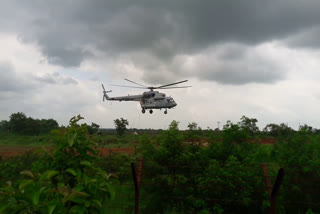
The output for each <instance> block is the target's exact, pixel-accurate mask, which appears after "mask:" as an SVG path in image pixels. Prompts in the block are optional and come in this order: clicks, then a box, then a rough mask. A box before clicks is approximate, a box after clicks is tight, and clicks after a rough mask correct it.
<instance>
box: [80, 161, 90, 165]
mask: <svg viewBox="0 0 320 214" xmlns="http://www.w3.org/2000/svg"><path fill="white" fill-rule="evenodd" d="M80 164H81V165H84V166H92V164H91V163H90V162H89V161H87V160H84V161H81V162H80Z"/></svg>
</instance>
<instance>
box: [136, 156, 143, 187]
mask: <svg viewBox="0 0 320 214" xmlns="http://www.w3.org/2000/svg"><path fill="white" fill-rule="evenodd" d="M142 167H143V158H140V159H139V165H138V177H137V182H138V189H139V193H140V187H141V180H142Z"/></svg>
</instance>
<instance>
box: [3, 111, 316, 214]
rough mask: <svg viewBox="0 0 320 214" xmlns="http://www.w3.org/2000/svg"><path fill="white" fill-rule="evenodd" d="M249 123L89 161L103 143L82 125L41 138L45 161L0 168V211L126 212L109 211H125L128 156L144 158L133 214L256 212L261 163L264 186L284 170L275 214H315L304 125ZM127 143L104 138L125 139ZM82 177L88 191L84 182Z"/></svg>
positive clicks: (173, 134)
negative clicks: (265, 140) (50, 149)
mask: <svg viewBox="0 0 320 214" xmlns="http://www.w3.org/2000/svg"><path fill="white" fill-rule="evenodd" d="M78 119H80V118H78ZM73 121H74V122H75V121H77V119H76V118H73ZM256 122H257V121H256V120H255V119H250V118H247V117H242V118H241V120H240V121H239V122H238V123H236V124H234V123H231V122H228V123H227V124H226V125H225V126H224V127H223V130H221V131H220V130H202V129H201V128H200V127H198V126H197V124H196V123H191V124H189V126H188V130H186V131H180V130H179V129H178V125H179V123H178V122H176V121H173V122H172V123H171V125H170V127H169V129H168V130H165V131H160V132H159V133H158V134H157V135H147V134H144V135H142V136H140V137H137V136H134V139H137V138H139V140H138V142H139V143H138V144H136V147H137V150H136V154H135V156H133V157H128V156H119V155H112V156H107V157H97V156H96V155H94V154H95V152H94V151H95V150H94V149H93V148H95V146H96V144H94V143H92V141H95V142H99V143H101V142H102V141H103V139H104V136H103V135H98V134H94V135H89V133H88V131H87V126H86V125H81V126H79V125H76V123H73V124H72V123H71V124H70V126H69V127H67V128H66V129H60V130H57V131H55V133H56V134H55V135H54V136H55V137H54V138H53V137H50V138H51V140H52V141H53V142H54V143H55V144H56V145H57V150H58V149H60V150H58V151H57V150H55V152H54V153H53V154H43V155H41V156H38V155H34V154H31V153H28V154H25V155H23V156H18V157H15V158H9V159H6V160H2V161H1V162H0V186H1V190H0V204H1V205H0V207H1V208H0V213H1V209H2V212H3V213H6V211H3V210H9V211H10V212H8V213H19V212H21V213H23V209H26V208H27V210H28V212H29V213H50V212H51V213H73V212H76V213H94V212H96V213H116V212H117V213H131V211H130V209H129V210H128V211H124V210H116V211H115V210H113V209H112V208H114V207H122V208H132V207H133V201H134V200H133V198H132V196H133V188H132V186H131V187H130V186H129V187H128V185H127V184H128V183H132V175H131V171H130V167H129V163H130V162H132V161H135V160H136V159H138V158H143V160H144V167H143V177H142V181H143V182H142V184H141V185H142V186H141V193H140V195H141V198H140V207H141V209H140V211H141V213H243V212H245V213H266V212H267V210H268V208H269V206H270V203H269V196H268V193H267V188H266V185H265V180H264V179H265V177H264V175H263V171H262V167H261V163H267V164H269V173H270V176H271V178H275V176H276V174H277V170H278V169H279V168H280V167H283V168H284V169H285V173H286V174H285V180H284V182H283V183H284V184H283V186H282V187H281V191H280V194H279V196H278V206H277V207H278V213H309V214H310V213H318V212H320V209H319V205H318V201H319V200H320V198H319V192H320V186H319V185H317V181H318V180H319V178H320V172H319V166H320V137H319V135H318V132H317V131H316V130H314V129H312V128H308V126H303V127H301V128H300V130H299V131H293V130H291V129H289V128H287V127H285V126H278V127H276V126H275V127H273V128H272V129H271V128H270V129H268V131H266V132H260V131H259V129H257V127H256V125H255V123H256ZM271 130H272V131H274V132H271ZM275 130H277V131H275ZM271 133H273V134H272V135H274V136H273V137H274V138H275V137H276V139H277V143H276V144H275V145H261V144H260V143H259V139H260V137H261V136H262V137H263V136H271ZM127 136H128V137H129V135H127ZM127 136H126V135H124V136H120V135H119V136H117V137H115V136H113V137H112V138H114V139H116V140H117V141H125V140H126V138H127ZM259 136H260V137H259ZM204 138H205V139H206V140H205V142H203V139H204ZM72 142H73V143H72ZM84 142H86V143H84ZM89 142H90V143H89ZM105 143H107V142H105ZM70 144H72V146H70ZM59 145H60V146H59ZM61 145H64V146H61ZM89 145H91V146H89ZM92 146H93V147H92ZM80 150H81V151H82V152H81V155H79V152H78V151H80ZM88 150H90V153H89V154H88V153H87V152H84V151H88ZM70 151H72V152H71V154H72V155H69V153H70ZM19 158H20V159H19ZM272 166H274V167H272ZM108 175H109V176H111V175H117V179H114V178H113V177H112V176H111V177H109V176H108ZM1 178H8V179H1ZM87 178H89V180H90V179H91V181H92V182H93V181H94V182H93V184H90V185H89V184H88V183H86V182H88V179H87ZM99 179H101V180H100V182H102V183H103V182H104V183H105V184H106V187H107V188H103V190H106V192H102V193H101V194H102V195H103V196H105V198H104V199H103V200H101V201H100V203H99V202H98V201H93V200H96V199H93V200H88V199H89V198H90V199H91V198H96V197H97V195H99V194H100V193H98V190H97V189H95V188H96V185H97V183H95V181H97V180H99ZM7 181H10V182H7ZM272 182H274V180H272ZM29 185H30V186H29ZM78 187H79V189H78ZM28 188H30V189H28ZM26 190H27V191H26ZM82 192H84V193H85V194H83V193H82ZM13 193H14V194H13ZM10 194H11V195H10ZM72 194H73V195H72ZM96 194H97V195H96ZM123 195H127V196H128V195H129V196H130V197H124V196H123ZM99 196H101V195H99ZM113 196H114V197H113ZM73 197H75V199H73ZM9 198H10V200H9ZM49 199H50V200H49ZM67 199H68V200H67ZM69 199H70V200H69ZM99 199H102V198H101V197H99ZM108 199H109V200H108ZM8 200H9V201H8ZM53 201H54V203H56V204H51V203H53ZM85 201H89V202H85ZM50 202H51V203H50ZM9 204H10V206H9ZM100 204H101V206H100ZM53 207H54V209H53ZM73 207H76V208H73ZM22 208H23V209H22ZM49 209H50V210H49ZM73 209H74V210H75V211H74V210H73ZM51 210H52V211H51ZM49 211H50V212H49Z"/></svg>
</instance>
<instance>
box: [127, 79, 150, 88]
mask: <svg viewBox="0 0 320 214" xmlns="http://www.w3.org/2000/svg"><path fill="white" fill-rule="evenodd" d="M124 80H127V81H128V82H131V83H133V84H136V85H140V86H142V87H145V88H146V87H147V86H145V85H141V84H139V83H136V82H133V81H131V80H128V79H124Z"/></svg>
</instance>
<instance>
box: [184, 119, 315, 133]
mask: <svg viewBox="0 0 320 214" xmlns="http://www.w3.org/2000/svg"><path fill="white" fill-rule="evenodd" d="M257 122H258V120H257V119H256V118H249V117H246V116H242V117H241V118H240V121H239V122H237V123H232V122H231V121H227V122H226V124H225V125H223V128H222V129H218V128H216V129H214V130H212V129H210V128H209V127H208V128H207V129H202V128H201V127H199V126H198V124H197V123H195V122H193V123H189V125H188V129H187V130H185V131H184V132H186V133H188V132H190V131H193V132H194V133H197V134H198V135H201V136H210V135H212V134H213V135H222V134H223V132H224V131H225V130H233V131H237V132H238V133H241V135H245V136H249V137H251V138H252V137H274V138H287V137H290V136H293V135H294V134H296V133H301V132H303V133H306V134H308V135H319V134H320V129H316V128H313V127H312V126H309V125H306V124H304V125H300V127H299V128H298V130H294V129H292V128H291V127H289V126H288V125H287V124H285V123H281V124H275V123H270V124H267V125H266V126H265V127H264V128H263V129H262V130H260V129H259V127H258V126H257ZM242 137H243V136H242Z"/></svg>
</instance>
